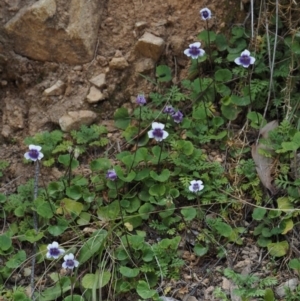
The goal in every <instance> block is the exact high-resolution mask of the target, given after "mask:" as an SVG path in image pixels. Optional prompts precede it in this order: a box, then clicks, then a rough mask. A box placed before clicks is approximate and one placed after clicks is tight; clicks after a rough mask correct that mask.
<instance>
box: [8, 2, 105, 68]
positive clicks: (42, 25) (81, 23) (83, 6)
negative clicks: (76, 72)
mask: <svg viewBox="0 0 300 301" xmlns="http://www.w3.org/2000/svg"><path fill="white" fill-rule="evenodd" d="M101 2H102V1H98V0H89V1H86V0H72V1H65V0H39V1H36V2H34V3H33V4H32V5H28V6H25V7H24V8H23V9H21V10H20V11H19V12H18V13H17V14H16V15H15V16H14V17H13V18H12V19H10V20H9V21H8V22H7V23H6V24H5V26H4V29H5V31H6V33H7V35H8V36H9V38H10V41H11V43H12V46H13V49H14V51H15V52H16V53H17V54H21V55H22V56H26V57H29V58H31V59H34V60H39V61H54V62H65V63H68V64H82V63H85V62H89V61H90V60H91V59H92V58H93V56H94V50H95V46H96V43H97V34H98V28H99V23H100V14H99V11H100V8H101V7H102V5H101Z"/></svg>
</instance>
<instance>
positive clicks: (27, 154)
mask: <svg viewBox="0 0 300 301" xmlns="http://www.w3.org/2000/svg"><path fill="white" fill-rule="evenodd" d="M24 158H25V159H27V160H31V158H30V156H29V153H28V152H27V153H25V154H24Z"/></svg>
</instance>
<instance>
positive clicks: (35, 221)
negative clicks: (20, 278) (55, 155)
mask: <svg viewBox="0 0 300 301" xmlns="http://www.w3.org/2000/svg"><path fill="white" fill-rule="evenodd" d="M39 174H40V166H39V161H35V174H34V186H33V200H36V199H37V196H38V184H39ZM33 228H34V230H35V232H36V234H37V232H38V219H37V215H36V212H35V211H33ZM35 261H36V242H34V243H33V255H32V259H31V275H30V286H31V299H32V300H35V297H34V289H35V285H34V274H35V270H34V267H35Z"/></svg>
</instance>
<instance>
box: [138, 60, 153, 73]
mask: <svg viewBox="0 0 300 301" xmlns="http://www.w3.org/2000/svg"><path fill="white" fill-rule="evenodd" d="M154 67H155V62H154V61H153V60H152V59H150V58H144V59H141V60H139V61H138V62H137V63H136V64H135V72H136V73H146V72H148V71H151V70H153V68H154Z"/></svg>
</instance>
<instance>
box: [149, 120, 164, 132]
mask: <svg viewBox="0 0 300 301" xmlns="http://www.w3.org/2000/svg"><path fill="white" fill-rule="evenodd" d="M164 127H165V125H164V124H162V123H159V122H152V128H153V129H161V130H163V129H164Z"/></svg>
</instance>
